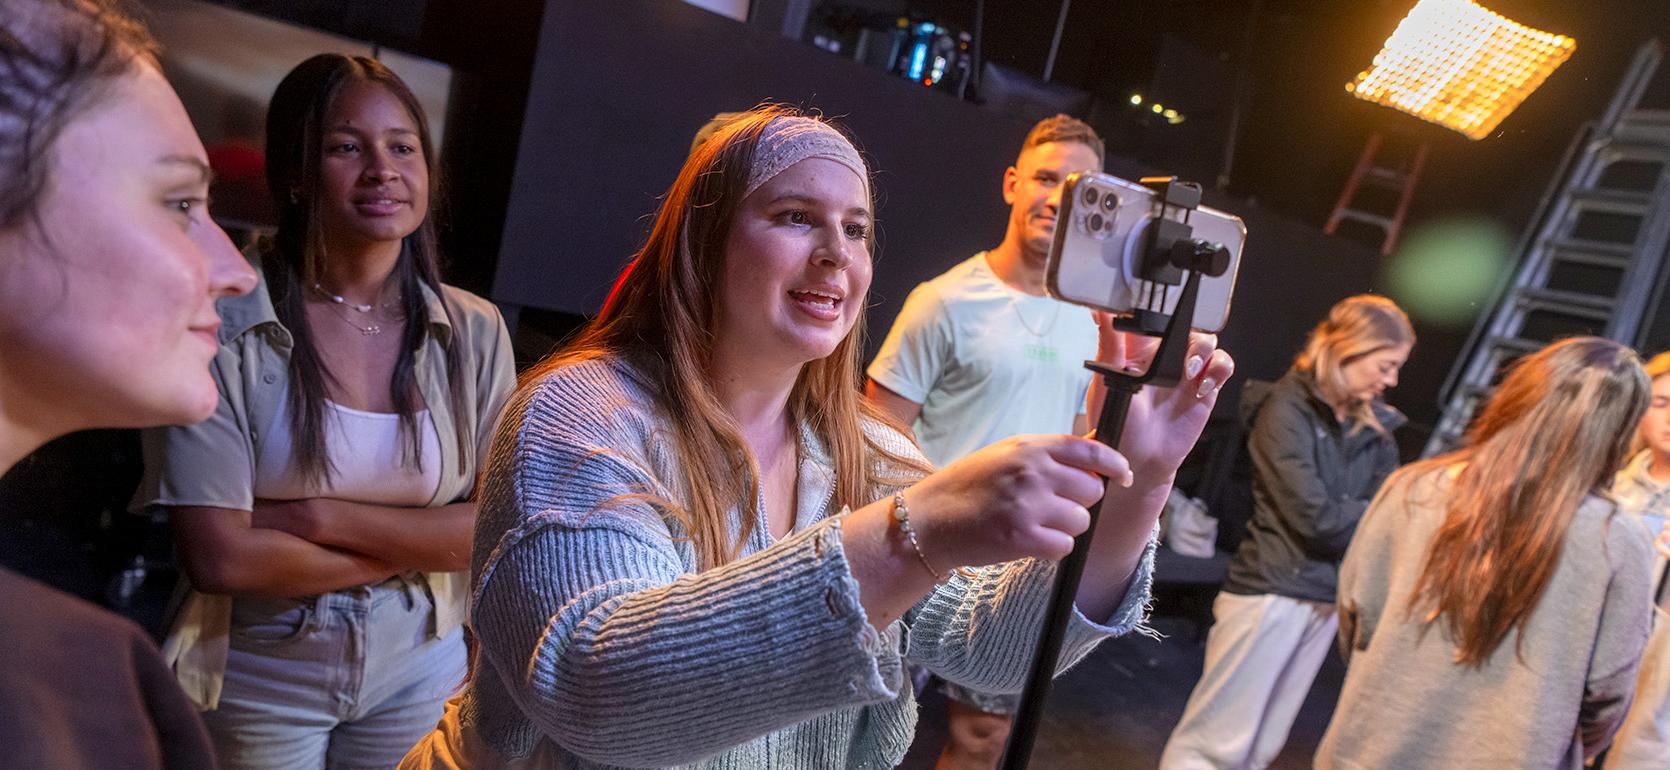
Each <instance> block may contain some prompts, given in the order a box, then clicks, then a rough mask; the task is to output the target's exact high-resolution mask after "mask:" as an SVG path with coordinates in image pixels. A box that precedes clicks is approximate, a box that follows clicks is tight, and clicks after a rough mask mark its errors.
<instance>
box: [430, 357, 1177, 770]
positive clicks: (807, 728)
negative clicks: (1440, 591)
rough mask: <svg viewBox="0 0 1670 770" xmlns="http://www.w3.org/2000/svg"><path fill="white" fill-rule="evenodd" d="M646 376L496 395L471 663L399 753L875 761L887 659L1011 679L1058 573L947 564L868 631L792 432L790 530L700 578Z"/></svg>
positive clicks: (891, 675) (890, 747) (1116, 627)
mask: <svg viewBox="0 0 1670 770" xmlns="http://www.w3.org/2000/svg"><path fill="white" fill-rule="evenodd" d="M651 387H652V386H651V385H650V383H649V382H648V380H646V379H645V378H644V377H643V376H642V375H641V374H640V373H638V372H637V371H636V370H635V369H634V368H633V367H631V366H630V365H628V364H627V363H626V362H625V361H623V360H621V359H618V358H605V359H599V360H594V361H589V362H586V363H581V364H575V365H570V366H567V367H563V368H561V369H558V370H556V371H554V372H551V373H550V374H548V375H546V376H545V377H544V378H543V379H542V380H540V381H539V382H537V383H536V384H534V385H532V386H530V387H525V388H523V389H522V390H521V391H520V392H519V393H518V395H517V397H516V398H515V400H514V401H513V402H512V403H511V405H510V407H509V408H508V409H507V410H506V413H505V418H504V420H503V421H502V422H501V424H500V426H499V430H498V434H497V437H496V439H495V442H494V447H493V452H492V457H491V460H490V462H489V465H488V470H487V475H486V478H485V481H484V486H483V492H482V497H481V500H480V513H479V520H478V523H477V528H476V543H475V552H474V557H473V562H474V565H473V566H474V569H473V570H472V577H473V584H474V597H475V600H474V603H473V606H472V613H471V614H472V620H473V624H474V629H475V633H476V635H477V638H478V640H479V642H480V644H479V645H478V658H477V660H476V661H475V666H474V673H473V675H472V677H471V680H470V683H469V685H468V688H467V689H466V691H465V692H464V693H463V694H461V695H460V696H459V697H458V698H456V699H455V701H454V703H453V704H451V705H452V707H451V708H449V710H448V716H447V717H446V718H445V719H443V721H442V725H441V727H440V729H439V730H438V731H437V733H435V734H433V735H431V736H430V738H428V739H426V740H425V742H424V743H422V744H420V745H419V746H418V748H417V749H415V750H414V752H413V756H411V757H408V759H407V765H406V766H408V767H434V766H445V765H450V764H454V762H456V761H457V757H458V754H460V753H462V754H469V755H474V759H475V763H476V766H480V764H484V763H485V764H504V763H510V764H518V765H520V764H521V763H523V762H526V763H529V764H533V765H539V766H551V767H575V768H605V767H669V766H678V767H693V768H840V767H852V768H861V767H862V768H889V767H894V766H896V765H897V764H898V763H899V762H900V761H901V760H902V758H903V757H904V754H905V750H906V748H908V747H909V745H910V741H911V737H912V735H913V733H914V729H915V725H916V704H915V700H914V697H913V693H912V690H911V687H910V682H909V679H908V678H907V677H906V676H905V673H904V666H903V664H904V662H905V661H910V662H912V663H916V664H919V665H922V666H926V667H927V668H929V669H931V670H933V671H934V672H936V673H938V674H939V675H940V676H942V677H944V678H946V679H949V680H951V681H954V682H958V683H962V684H965V685H968V686H970V687H974V688H977V689H980V690H985V691H994V692H1014V691H1017V690H1018V689H1019V688H1020V687H1021V686H1022V684H1023V683H1024V679H1025V672H1026V666H1027V663H1028V657H1029V655H1030V651H1031V648H1032V647H1033V645H1034V643H1035V638H1036V634H1037V631H1038V628H1039V626H1040V625H1041V624H1042V623H1043V615H1044V611H1045V603H1046V601H1047V597H1048V594H1049V591H1050V585H1051V582H1052V579H1053V576H1054V565H1053V564H1051V563H1048V562H1039V561H1033V560H1024V561H1019V562H1014V563H1011V564H1007V565H1000V566H995V567H988V568H984V569H980V570H976V571H975V572H974V575H973V577H963V576H957V577H954V578H952V579H951V580H950V581H949V582H948V583H946V584H944V585H942V586H940V587H939V588H937V589H935V590H934V591H933V592H932V593H931V594H929V595H928V596H927V597H926V598H924V599H923V600H922V601H921V602H920V603H919V604H917V605H916V606H915V607H914V608H913V609H912V610H911V611H910V612H908V613H907V614H906V616H905V617H904V618H903V619H902V620H900V621H896V622H894V623H891V624H889V625H888V626H887V627H885V628H882V629H876V628H874V627H872V626H871V625H870V623H869V621H868V620H867V619H866V618H865V615H864V609H863V607H862V606H861V605H860V604H859V593H858V584H857V582H856V581H855V580H854V578H853V575H852V571H851V569H850V568H849V566H848V563H847V560H846V556H845V553H844V551H843V549H842V541H841V523H842V516H841V512H839V511H834V510H831V508H832V501H831V498H832V496H833V489H834V473H833V471H832V469H831V467H830V461H829V458H828V456H827V454H826V453H825V449H824V447H823V446H822V445H821V442H819V441H818V440H817V437H816V436H813V435H811V433H810V431H803V432H802V440H801V457H800V461H799V462H800V464H799V480H798V489H797V497H798V500H799V506H798V510H797V511H796V519H795V523H794V529H793V531H792V532H791V533H790V534H788V535H787V536H785V537H784V538H783V539H782V540H780V541H773V539H772V537H771V535H770V534H769V530H768V528H767V527H766V525H765V522H764V520H763V518H762V519H761V520H759V521H758V522H757V526H756V527H755V529H754V533H753V535H752V536H751V537H750V538H749V540H748V542H747V543H746V545H745V547H744V548H743V552H742V555H741V557H740V558H739V559H737V560H735V561H733V562H731V563H730V564H727V565H724V566H721V567H718V568H714V569H709V570H706V571H700V570H699V569H698V561H697V558H696V554H695V550H694V548H693V547H692V546H691V543H690V541H689V538H688V536H687V533H686V532H685V530H684V529H683V528H682V527H681V526H680V525H679V524H678V523H677V522H676V521H675V520H673V519H672V518H670V517H665V516H663V515H661V513H659V512H658V511H657V509H656V508H655V507H654V506H653V505H652V504H651V503H649V502H647V501H648V500H651V499H654V498H657V497H659V498H663V499H667V500H673V501H680V500H683V499H685V498H684V496H683V495H681V494H680V492H679V487H680V485H681V482H680V481H679V479H681V478H682V473H680V466H679V462H678V459H677V457H676V454H675V452H674V450H673V449H672V446H671V442H670V441H669V439H668V437H667V435H666V433H667V431H668V421H669V419H670V418H669V416H668V415H666V414H664V413H662V412H660V411H659V410H658V409H657V408H656V407H654V406H653V404H654V403H655V400H654V399H653V398H652V396H651ZM866 430H868V431H869V432H870V435H871V436H872V437H873V438H875V439H877V440H878V442H880V443H882V445H884V446H886V447H887V448H889V449H890V450H893V451H896V452H899V453H901V454H907V455H909V456H913V457H917V458H920V457H921V454H920V452H919V451H918V450H917V449H916V447H915V446H914V445H913V444H912V443H911V442H910V441H909V440H908V439H907V438H905V437H904V436H901V435H899V434H898V433H896V432H893V431H891V430H888V429H885V428H882V427H881V426H879V425H873V424H872V425H867V426H866ZM875 462H881V460H880V459H879V458H878V459H876V460H875ZM892 492H893V489H891V488H882V489H876V490H874V494H873V497H874V498H875V499H882V498H884V497H886V496H889V495H891V494H892ZM760 507H761V508H763V506H760ZM740 516H741V514H740V512H738V513H737V514H736V521H737V522H738V525H740ZM733 531H734V530H733ZM1153 553H1154V544H1153V542H1152V541H1151V542H1150V543H1149V547H1148V551H1147V553H1146V554H1145V555H1144V557H1143V559H1142V563H1141V566H1140V567H1139V568H1138V570H1137V572H1136V574H1135V576H1134V577H1133V578H1132V580H1131V584H1130V588H1129V590H1128V592H1127V594H1126V597H1125V599H1124V601H1123V603H1122V604H1121V605H1120V607H1119V608H1118V609H1117V610H1116V611H1115V612H1114V613H1113V614H1112V616H1111V617H1110V618H1107V619H1106V620H1105V623H1093V622H1091V621H1089V620H1088V619H1086V618H1085V617H1084V616H1083V615H1081V614H1079V613H1076V612H1075V613H1074V615H1075V617H1074V618H1073V619H1072V622H1071V625H1070V628H1069V631H1068V634H1067V639H1066V643H1065V645H1064V648H1063V654H1062V666H1061V668H1062V669H1063V670H1065V669H1066V668H1067V667H1068V666H1070V665H1072V664H1073V663H1074V662H1076V661H1078V660H1079V659H1080V658H1082V657H1083V656H1084V655H1085V654H1086V653H1088V652H1089V651H1090V650H1091V649H1092V648H1093V647H1095V645H1096V644H1097V643H1098V642H1099V641H1100V640H1102V639H1104V638H1107V637H1109V636H1114V635H1118V634H1123V633H1127V632H1129V631H1132V630H1137V629H1140V628H1142V624H1143V623H1144V621H1145V616H1146V605H1147V600H1148V591H1149V583H1150V581H1151V579H1152V571H1153ZM472 744H473V745H472ZM485 757H490V758H491V759H492V760H493V761H485V760H484V758H485ZM530 760H531V761H530Z"/></svg>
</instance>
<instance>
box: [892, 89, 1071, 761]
mask: <svg viewBox="0 0 1670 770" xmlns="http://www.w3.org/2000/svg"><path fill="white" fill-rule="evenodd" d="M1102 157H1103V147H1102V140H1101V138H1100V137H1098V136H1097V135H1096V132H1095V131H1094V130H1092V129H1091V128H1090V126H1088V125H1085V124H1084V123H1082V122H1080V121H1078V120H1074V119H1073V118H1070V117H1068V116H1066V115H1057V116H1055V117H1052V118H1046V119H1045V120H1043V121H1040V122H1039V123H1038V125H1036V126H1034V127H1033V128H1032V131H1031V132H1030V133H1028V134H1027V136H1026V141H1025V142H1024V143H1023V144H1022V145H1021V151H1020V156H1019V157H1018V158H1016V159H1015V165H1013V166H1010V167H1009V168H1008V170H1006V171H1005V172H1004V174H1003V199H1004V201H1006V202H1007V203H1008V204H1009V224H1008V229H1007V231H1006V232H1005V233H1004V236H1003V242H1002V243H999V244H998V245H997V246H996V247H994V248H992V249H991V250H989V251H984V252H981V253H979V254H976V255H974V256H973V257H971V258H969V259H967V260H965V261H963V262H961V263H959V264H958V265H956V266H955V267H953V268H951V269H950V270H948V271H946V272H945V273H943V274H941V275H939V276H937V277H935V278H933V279H932V280H929V281H927V282H925V283H923V284H921V285H920V286H917V287H916V289H915V290H914V291H912V292H911V293H910V296H909V297H908V298H907V299H906V300H905V306H904V308H903V309H902V310H900V311H899V316H898V318H897V319H895V320H894V322H893V328H892V329H891V330H890V331H888V333H887V339H886V341H885V342H883V343H882V346H881V351H880V352H879V353H877V354H876V360H875V361H874V362H873V363H871V364H870V368H869V370H868V374H869V382H868V383H867V384H866V386H865V395H866V396H867V397H868V398H869V399H870V400H871V401H872V402H874V403H875V404H877V405H878V406H880V407H882V408H883V409H885V410H886V411H887V412H889V413H890V414H892V415H893V416H894V417H897V418H898V419H899V421H900V422H901V423H903V424H905V425H907V426H910V427H911V428H912V430H913V431H914V432H915V434H916V440H917V442H918V443H919V444H921V446H922V450H923V452H925V453H926V454H927V455H928V458H929V459H931V460H933V462H934V464H935V465H936V466H943V465H945V464H946V463H949V462H952V461H953V460H956V459H958V458H960V457H962V456H964V455H966V454H969V453H971V452H974V451H975V450H978V449H980V448H982V447H984V446H986V445H988V444H991V443H993V442H996V441H1000V440H1002V439H1005V438H1008V437H1010V436H1014V435H1019V434H1027V433H1046V434H1047V433H1056V434H1059V433H1066V432H1068V431H1071V432H1073V433H1077V434H1083V433H1085V432H1086V431H1087V430H1088V427H1087V426H1086V421H1085V419H1084V409H1085V396H1086V394H1087V391H1088V390H1089V387H1090V378H1091V374H1090V372H1089V371H1088V370H1086V369H1085V368H1084V361H1085V360H1086V359H1090V358H1094V357H1095V355H1096V335H1097V333H1096V324H1095V321H1094V320H1093V319H1092V317H1091V315H1090V311H1089V310H1087V309H1085V308H1082V307H1078V306H1076V305H1069V304H1066V303H1063V302H1059V301H1057V300H1055V299H1052V298H1050V297H1048V296H1046V295H1045V292H1044V267H1045V260H1046V259H1047V257H1048V255H1049V248H1050V242H1051V241H1052V240H1053V239H1054V237H1055V221H1056V212H1057V210H1058V208H1059V206H1060V203H1061V188H1062V185H1063V184H1064V183H1065V182H1066V181H1067V176H1068V175H1069V174H1072V173H1073V172H1075V171H1099V170H1101V168H1102ZM944 689H945V691H946V695H947V696H948V697H947V712H948V716H949V721H950V725H949V727H950V730H949V734H948V738H947V741H946V746H945V751H944V753H942V754H941V756H940V759H939V764H938V766H937V767H938V769H939V770H949V769H953V768H982V769H984V768H992V767H995V766H996V765H997V761H998V759H999V758H1000V756H1001V755H1002V752H1003V745H1004V742H1005V740H1007V738H1008V735H1009V726H1010V722H1011V721H1012V719H1013V717H1012V715H1013V713H1014V711H1015V708H1016V707H1017V706H1018V705H1019V697H1018V696H1012V695H990V694H984V693H976V692H973V691H969V690H965V689H963V688H960V687H955V686H952V685H950V684H949V683H946V686H945V688H944Z"/></svg>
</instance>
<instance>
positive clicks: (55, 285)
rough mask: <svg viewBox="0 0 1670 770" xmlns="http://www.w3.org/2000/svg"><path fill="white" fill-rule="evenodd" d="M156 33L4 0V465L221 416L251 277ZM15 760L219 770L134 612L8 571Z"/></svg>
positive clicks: (99, 10)
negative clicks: (215, 371)
mask: <svg viewBox="0 0 1670 770" xmlns="http://www.w3.org/2000/svg"><path fill="white" fill-rule="evenodd" d="M155 49H156V45H155V42H154V41H153V40H152V39H151V36H150V34H149V33H148V32H147V31H146V30H145V28H144V27H143V26H141V25H140V24H139V23H138V22H136V21H134V20H133V19H131V18H128V17H127V16H125V15H123V14H122V13H121V12H120V11H119V10H118V9H117V8H116V7H115V5H114V3H112V2H108V0H6V2H5V3H0V73H3V74H0V474H3V473H5V471H6V470H8V469H10V468H11V467H12V466H13V465H14V464H16V463H17V462H18V461H19V460H21V459H22V458H23V457H24V456H25V455H28V454H29V453H30V452H33V451H34V450H35V449H37V448H39V447H40V446H41V445H42V444H44V443H46V442H47V441H50V440H52V439H54V438H57V437H59V436H63V435H65V434H67V433H71V432H73V431H78V430H86V429H89V428H137V427H145V426H152V425H164V424H170V423H191V422H196V421H198V420H202V419H203V418H205V417H207V416H209V414H210V413H211V412H212V411H213V410H214V409H215V403H216V393H215V383H214V380H213V379H211V378H210V377H209V371H208V363H209V359H210V357H211V356H213V355H214V351H215V331H216V329H217V328H219V326H220V321H219V319H218V318H217V317H216V315H215V310H214V302H215V300H216V299H218V298H221V297H229V296H234V295H238V294H245V293H248V292H249V290H250V288H251V287H253V286H254V285H255V274H254V272H253V271H251V270H250V269H249V265H248V264H246V263H245V262H244V261H243V260H242V259H240V258H239V257H238V254H237V251H236V250H235V249H233V248H232V244H231V242H230V241H228V240H227V239H226V234H225V233H223V232H221V230H220V228H219V227H217V226H216V225H215V223H214V222H213V221H212V220H210V219H209V215H208V210H207V208H206V206H205V203H206V198H207V196H208V186H209V173H208V171H209V164H208V157H207V154H206V153H205V152H204V149H203V144H202V142H201V141H199V139H198V137H197V133H196V131H194V130H192V126H191V120H190V118H188V117H187V116H186V112H185V108H184V107H183V106H181V104H180V100H179V97H177V96H175V94H174V91H173V89H172V88H170V87H169V85H168V81H166V80H164V79H163V76H162V72H161V70H159V69H158V67H157V61H156V58H155ZM0 650H4V656H3V657H0V715H4V716H3V718H0V751H3V752H4V755H5V759H4V760H3V762H0V763H3V764H5V765H6V766H8V767H28V768H42V769H44V770H56V769H58V768H63V769H65V770H69V769H70V768H75V769H76V770H85V769H87V768H163V767H168V768H209V767H213V766H214V758H213V755H212V754H211V753H210V751H209V745H208V739H207V736H205V735H204V733H203V727H202V724H201V723H200V722H199V721H198V719H197V715H196V713H195V710H194V709H193V708H192V707H191V704H190V702H189V701H187V700H186V698H185V697H184V696H183V695H182V694H181V693H180V691H179V688H178V687H177V686H175V685H174V683H173V682H172V680H171V677H169V676H168V671H167V668H166V666H165V665H164V664H163V662H162V659H161V657H160V656H159V655H158V654H157V650H156V648H155V646H154V645H152V643H151V641H150V639H148V638H147V637H146V635H145V633H144V632H143V631H142V630H140V629H139V627H138V626H135V625H134V624H133V623H131V622H128V621H127V620H124V619H122V618H119V617H117V616H115V615H113V614H111V613H110V612H107V611H105V610H103V609H100V608H98V607H94V606H93V605H91V604H88V603H86V602H83V601H81V600H79V599H76V598H73V597H71V596H69V595H67V594H63V593H61V592H58V591H55V590H52V589H49V588H47V587H45V586H42V585H40V584H38V583H35V582H34V581H32V580H28V579H25V578H23V577H20V576H18V575H15V574H13V573H11V572H9V571H6V570H3V569H0Z"/></svg>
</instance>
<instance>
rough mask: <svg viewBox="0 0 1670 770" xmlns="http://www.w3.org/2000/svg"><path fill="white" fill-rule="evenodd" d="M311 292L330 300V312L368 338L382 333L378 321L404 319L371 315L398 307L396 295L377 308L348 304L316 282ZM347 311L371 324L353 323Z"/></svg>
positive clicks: (370, 305) (375, 306)
mask: <svg viewBox="0 0 1670 770" xmlns="http://www.w3.org/2000/svg"><path fill="white" fill-rule="evenodd" d="M313 291H315V292H317V293H318V294H319V296H321V297H323V298H325V299H327V300H330V303H331V304H330V309H331V312H332V313H335V314H336V317H337V318H340V319H342V322H343V323H346V324H348V325H349V326H352V327H354V328H355V329H358V330H359V333H360V334H363V335H366V336H368V337H369V336H371V335H373V334H382V333H383V326H382V324H381V323H377V322H378V321H384V322H388V321H401V320H405V319H404V318H400V317H394V318H389V317H382V318H379V317H378V316H376V315H373V313H374V312H375V311H377V310H378V309H379V307H380V308H381V309H382V310H389V309H391V308H398V307H399V306H400V295H398V294H396V295H395V296H394V297H392V298H390V299H388V300H386V301H384V302H383V303H382V304H381V305H380V306H379V305H375V304H372V303H369V302H366V303H360V302H350V301H349V300H348V298H347V297H344V296H342V295H341V294H332V293H331V292H329V291H327V290H326V289H325V287H324V286H321V285H320V284H319V282H318V281H314V282H313ZM348 310H352V311H354V312H356V313H359V314H361V315H363V316H365V317H366V318H367V320H369V321H371V322H372V323H371V324H370V325H369V326H367V325H362V324H361V323H360V322H359V321H355V320H354V318H353V317H352V316H350V315H348V312H347V311H348Z"/></svg>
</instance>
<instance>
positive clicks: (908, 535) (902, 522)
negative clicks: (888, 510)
mask: <svg viewBox="0 0 1670 770" xmlns="http://www.w3.org/2000/svg"><path fill="white" fill-rule="evenodd" d="M893 520H894V521H895V522H898V524H899V531H900V532H903V533H905V539H906V540H909V541H910V547H911V550H914V551H916V558H917V560H919V561H921V562H922V566H923V567H925V568H927V570H928V574H930V575H933V576H934V582H936V583H943V582H945V578H946V576H944V575H941V574H939V570H937V569H934V565H932V564H929V563H928V556H927V554H924V553H922V543H921V541H919V540H917V539H916V530H915V528H913V527H911V526H910V506H907V505H905V493H904V492H903V491H900V492H894V493H893Z"/></svg>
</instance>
